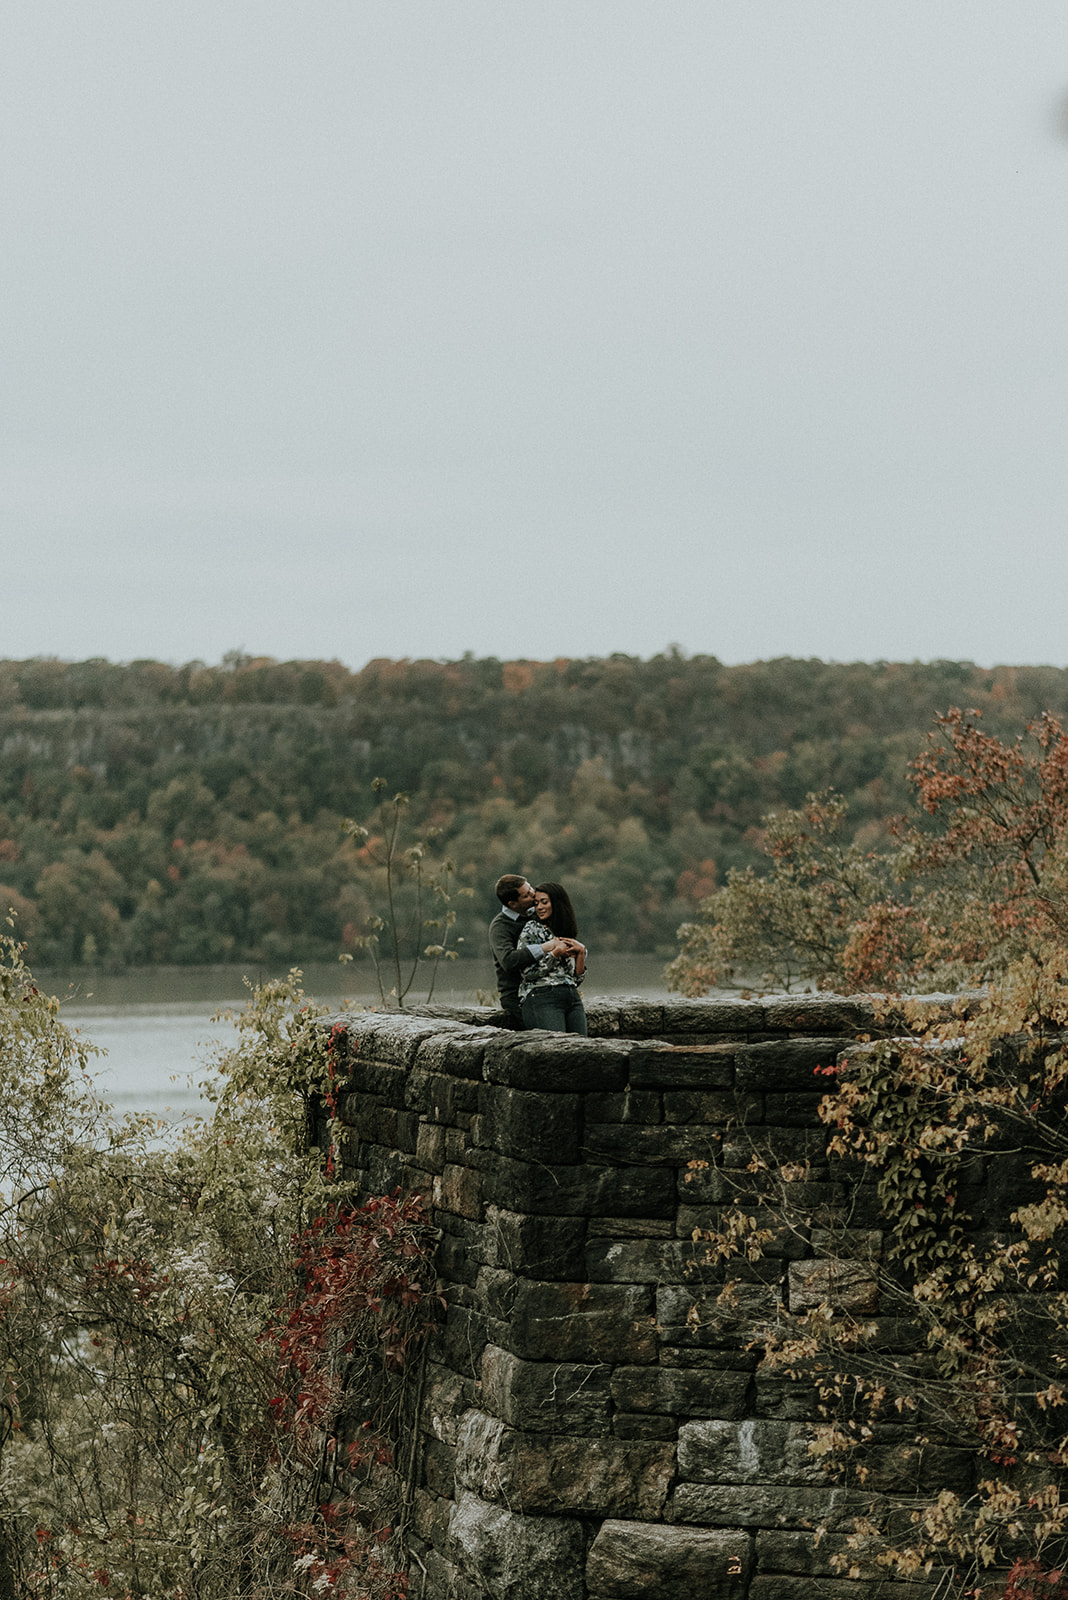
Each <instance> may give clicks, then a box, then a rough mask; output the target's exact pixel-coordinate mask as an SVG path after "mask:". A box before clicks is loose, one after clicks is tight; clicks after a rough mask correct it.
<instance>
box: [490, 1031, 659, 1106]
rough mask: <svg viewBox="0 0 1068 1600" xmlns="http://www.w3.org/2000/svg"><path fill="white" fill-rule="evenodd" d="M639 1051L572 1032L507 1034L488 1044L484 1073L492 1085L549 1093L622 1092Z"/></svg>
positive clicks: (612, 1041)
mask: <svg viewBox="0 0 1068 1600" xmlns="http://www.w3.org/2000/svg"><path fill="white" fill-rule="evenodd" d="M635 1048H636V1047H635V1046H634V1045H628V1044H622V1043H617V1042H616V1041H614V1040H611V1039H583V1038H580V1037H579V1036H578V1035H577V1034H571V1033H546V1032H544V1031H542V1030H538V1031H537V1032H533V1033H510V1034H503V1035H502V1036H501V1037H500V1038H499V1039H496V1040H494V1041H493V1042H492V1043H490V1044H488V1045H487V1046H486V1053H485V1056H484V1058H483V1062H482V1072H483V1076H484V1078H485V1080H486V1082H487V1083H500V1084H504V1085H505V1086H507V1087H509V1088H515V1089H530V1090H532V1091H535V1092H539V1093H547V1094H560V1093H562V1094H569V1093H581V1092H582V1091H585V1090H601V1091H604V1090H612V1089H622V1088H624V1087H625V1085H626V1082H627V1065H628V1062H629V1060H630V1056H631V1053H632V1051H633V1050H634V1049H635Z"/></svg>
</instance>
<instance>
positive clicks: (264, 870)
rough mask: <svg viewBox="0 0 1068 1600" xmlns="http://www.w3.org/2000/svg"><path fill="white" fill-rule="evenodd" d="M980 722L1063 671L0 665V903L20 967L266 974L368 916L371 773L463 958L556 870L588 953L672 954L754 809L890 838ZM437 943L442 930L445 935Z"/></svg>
mask: <svg viewBox="0 0 1068 1600" xmlns="http://www.w3.org/2000/svg"><path fill="white" fill-rule="evenodd" d="M950 704H954V705H963V706H966V707H969V708H971V707H975V708H977V709H979V710H981V711H982V713H983V717H984V727H987V728H988V729H989V730H990V732H991V733H993V734H998V733H1001V734H1008V733H1013V732H1015V731H1016V730H1018V729H1019V727H1020V726H1021V725H1022V724H1023V723H1024V722H1026V721H1027V720H1029V719H1030V718H1033V717H1035V716H1037V715H1038V714H1040V712H1042V711H1045V710H1047V709H1048V710H1051V711H1054V712H1061V713H1064V712H1066V711H1068V672H1065V671H1062V670H1059V669H1055V668H1046V667H999V668H996V669H994V670H993V671H986V670H984V669H982V668H979V667H976V666H974V665H972V664H971V663H967V662H954V661H937V662H932V663H911V664H902V663H888V662H877V663H854V664H847V665H835V664H828V663H825V662H822V661H798V660H791V659H783V660H776V661H767V662H758V663H755V664H753V665H748V666H740V667H727V666H724V665H723V664H722V663H721V662H719V661H717V660H716V659H715V657H712V656H695V657H690V658H688V657H686V656H684V655H683V654H681V653H679V652H677V651H671V652H668V653H665V654H663V655H660V656H656V657H654V658H653V659H651V660H648V661H642V660H639V659H637V658H635V657H631V656H623V655H614V656H610V657H607V658H604V659H588V660H557V661H552V662H535V661H499V660H496V659H494V658H487V659H475V658H474V657H465V658H464V659H463V660H460V661H451V662H436V661H383V660H379V661H372V662H371V663H369V664H368V665H367V666H366V667H363V668H362V669H361V670H359V671H350V670H349V669H348V668H347V667H345V666H343V665H341V664H340V663H339V662H336V661H289V662H278V661H274V660H271V659H268V658H264V657H249V656H245V655H241V654H236V653H235V654H231V655H229V656H227V657H226V658H224V660H223V662H222V663H221V664H220V665H217V666H208V665H205V664H203V663H202V662H191V663H188V664H186V665H184V666H181V667H174V666H169V665H167V664H165V663H162V662H158V661H134V662H131V663H129V664H126V665H117V664H114V663H111V662H108V661H103V660H92V661H82V662H62V661H56V660H42V659H35V660H30V661H4V662H0V903H2V904H3V905H4V906H5V907H6V906H13V907H14V908H15V909H16V910H17V911H18V913H19V923H18V926H19V929H20V932H21V934H22V935H23V936H24V937H26V938H27V939H28V942H29V953H30V956H31V958H32V959H33V960H34V961H35V962H36V963H37V964H38V965H39V966H43V965H50V964H52V965H54V964H78V963H102V964H107V965H111V966H117V965H124V964H144V963H149V964H154V963H171V962H176V963H201V962H219V961H228V960H241V961H254V962H259V963H268V964H276V963H289V962H295V961H306V960H311V959H322V958H327V959H329V958H332V957H333V956H335V955H337V954H338V953H339V952H340V951H343V950H346V949H354V948H356V944H357V941H358V939H359V938H360V936H361V934H363V933H364V932H366V929H367V926H368V921H369V919H370V918H371V916H372V915H373V914H374V912H375V911H376V910H377V909H378V905H377V904H376V894H377V892H378V886H377V881H376V877H375V869H374V865H373V861H372V860H371V852H367V851H365V850H364V849H361V848H360V847H359V842H358V841H357V840H353V839H352V838H351V837H349V836H347V835H346V834H345V832H344V829H343V822H344V819H346V818H354V819H355V820H356V821H357V822H359V823H360V824H362V825H363V826H364V827H367V828H368V829H369V831H370V834H371V837H372V840H373V838H374V837H375V830H376V828H378V827H380V826H381V821H382V819H381V817H380V815H379V812H378V806H379V804H380V800H381V796H379V795H377V794H376V793H375V792H374V791H373V790H372V780H373V779H374V778H375V777H376V776H379V775H381V776H383V777H385V778H386V779H387V782H388V785H389V793H390V794H392V793H394V792H396V791H397V790H404V791H407V792H408V793H410V795H411V805H410V808H409V815H410V818H411V825H412V827H413V829H415V830H416V831H417V832H418V831H419V830H428V829H437V830H439V832H438V838H437V844H436V848H438V849H439V850H442V851H444V852H445V853H447V855H448V856H450V857H451V858H452V860H453V861H454V863H455V867H456V872H455V882H456V883H457V885H459V886H467V887H470V888H472V889H474V890H475V891H476V893H475V895H474V897H473V898H471V899H470V900H463V901H458V902H457V916H458V921H457V925H456V929H455V933H456V935H457V936H458V937H460V938H462V939H463V940H464V941H465V944H466V948H468V949H473V951H474V952H475V953H478V954H482V949H483V942H484V925H485V922H486V920H487V918H488V916H489V915H490V914H491V913H492V910H493V902H492V891H491V886H492V883H493V881H494V879H495V878H496V877H497V876H498V875H499V874H500V873H501V872H504V871H509V870H522V871H525V872H527V873H529V874H530V875H531V876H532V877H533V878H538V877H542V876H551V877H554V878H559V879H562V880H563V881H564V882H566V883H567V884H568V885H569V887H571V888H572V890H573V896H574V899H575V901H576V905H577V906H578V908H579V911H580V916H581V920H582V926H583V930H584V931H585V932H588V934H589V936H590V939H591V941H592V942H594V943H595V944H596V946H597V948H598V949H600V950H608V949H620V950H624V949H630V950H640V951H646V952H661V953H663V954H664V955H665V956H667V955H670V954H673V953H674V949H675V930H676V928H677V927H678V925H679V924H680V923H681V922H684V921H686V920H688V919H691V918H692V916H693V913H694V908H695V907H696V905H697V904H698V903H699V902H700V901H701V900H702V899H704V898H705V897H706V896H707V895H708V894H709V893H710V891H711V890H712V889H713V888H714V887H715V886H716V885H717V883H720V882H722V881H723V880H724V878H725V875H726V873H727V872H728V871H729V870H730V869H731V868H738V869H743V870H744V869H745V868H746V867H750V866H752V867H754V868H756V869H757V870H758V871H761V870H764V869H765V868H766V865H767V862H766V857H765V856H764V854H763V852H762V845H763V843H764V833H763V830H762V825H761V819H762V818H763V817H764V816H765V814H766V813H768V812H772V811H775V810H777V809H781V808H784V807H787V808H789V807H796V806H799V805H801V804H802V803H803V802H804V798H805V796H806V795H807V794H809V793H810V792H812V791H814V790H820V789H824V788H833V789H835V790H836V791H837V792H838V793H839V794H841V795H842V796H843V797H844V798H845V800H846V801H847V802H848V816H849V826H850V829H851V833H852V837H854V838H856V839H857V840H858V841H859V842H860V843H861V844H862V845H863V846H864V848H865V849H869V850H871V849H874V850H879V849H880V848H882V847H883V845H884V843H885V842H886V841H887V840H888V832H887V823H888V819H889V818H890V817H891V816H892V815H893V814H895V813H896V812H898V811H901V810H903V809H905V808H906V806H907V804H908V799H909V796H908V786H907V782H906V777H905V771H906V766H907V763H908V761H909V760H910V759H911V758H913V757H914V756H915V755H916V754H917V752H918V750H919V749H920V747H921V746H922V744H923V740H924V735H925V733H926V732H927V730H928V729H929V728H930V727H931V725H932V723H933V719H934V717H935V716H936V715H937V714H938V713H939V712H941V711H943V710H945V708H946V707H947V706H948V705H950ZM460 948H461V950H463V949H464V948H465V945H461V946H460Z"/></svg>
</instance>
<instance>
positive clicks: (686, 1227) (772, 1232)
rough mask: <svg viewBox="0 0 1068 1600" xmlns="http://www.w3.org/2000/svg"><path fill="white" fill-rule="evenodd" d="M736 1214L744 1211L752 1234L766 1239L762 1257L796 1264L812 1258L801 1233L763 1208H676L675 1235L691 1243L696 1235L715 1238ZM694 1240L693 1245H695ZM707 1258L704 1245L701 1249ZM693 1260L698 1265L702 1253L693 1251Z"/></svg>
mask: <svg viewBox="0 0 1068 1600" xmlns="http://www.w3.org/2000/svg"><path fill="white" fill-rule="evenodd" d="M739 1211H744V1212H745V1213H746V1214H747V1215H748V1216H750V1217H752V1219H753V1223H754V1225H755V1228H756V1231H757V1232H758V1233H760V1234H764V1235H766V1236H767V1237H765V1238H763V1239H762V1240H761V1242H760V1248H761V1251H762V1252H763V1254H764V1255H765V1256H768V1257H772V1256H773V1257H776V1258H777V1259H780V1260H781V1259H783V1258H785V1259H787V1260H791V1259H792V1260H796V1259H797V1258H799V1257H802V1256H809V1255H811V1254H812V1247H811V1245H810V1244H809V1242H808V1240H807V1239H806V1238H805V1237H804V1230H803V1229H801V1228H798V1227H797V1226H793V1225H791V1224H790V1223H787V1222H784V1221H783V1219H782V1214H781V1212H777V1211H770V1210H768V1209H767V1208H766V1207H764V1206H753V1205H732V1206H731V1207H730V1208H729V1210H728V1211H721V1210H720V1209H719V1208H718V1207H715V1206H680V1207H679V1218H678V1231H679V1234H680V1235H681V1236H682V1237H683V1238H686V1239H691V1240H694V1239H695V1236H696V1235H704V1234H709V1233H712V1234H715V1233H718V1232H720V1230H721V1229H723V1228H724V1227H725V1226H726V1219H727V1217H728V1216H730V1215H733V1214H735V1213H737V1212H739ZM699 1242H700V1241H699V1240H695V1243H699ZM705 1254H706V1255H707V1244H706V1246H705ZM693 1259H694V1260H695V1261H700V1260H701V1259H702V1252H701V1251H700V1250H699V1249H698V1250H695V1254H694V1257H693Z"/></svg>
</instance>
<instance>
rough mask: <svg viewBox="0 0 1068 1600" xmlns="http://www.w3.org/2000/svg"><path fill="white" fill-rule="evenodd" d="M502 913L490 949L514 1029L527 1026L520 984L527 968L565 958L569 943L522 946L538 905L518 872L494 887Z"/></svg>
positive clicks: (503, 1006) (554, 941) (493, 928)
mask: <svg viewBox="0 0 1068 1600" xmlns="http://www.w3.org/2000/svg"><path fill="white" fill-rule="evenodd" d="M494 892H495V893H496V896H497V899H498V900H499V901H500V902H501V909H500V911H498V913H497V915H496V916H495V917H494V919H493V921H492V922H491V923H490V925H489V942H490V949H491V950H492V952H493V965H494V967H495V968H496V971H497V988H498V990H499V991H500V996H501V1010H502V1011H504V1012H505V1013H506V1014H507V1015H508V1017H509V1019H510V1020H511V1023H512V1027H513V1028H521V1027H522V1026H523V1013H522V1012H521V1011H520V1009H519V980H520V977H521V975H522V972H523V968H524V967H529V966H530V965H531V963H532V962H534V961H539V960H540V959H541V957H542V956H544V955H548V956H553V955H565V954H566V953H567V947H568V941H567V940H566V939H547V940H546V941H545V943H544V944H525V945H520V944H519V935H520V933H521V932H522V928H523V924H524V922H526V920H527V917H528V915H529V913H530V908H531V906H533V904H534V890H533V888H532V886H531V885H530V884H529V883H528V882H527V880H526V878H524V877H522V876H521V875H520V874H519V873H516V872H506V873H505V875H504V877H503V878H498V879H497V882H496V885H495V886H494Z"/></svg>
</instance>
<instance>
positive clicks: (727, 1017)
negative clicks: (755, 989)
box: [662, 1000, 765, 1036]
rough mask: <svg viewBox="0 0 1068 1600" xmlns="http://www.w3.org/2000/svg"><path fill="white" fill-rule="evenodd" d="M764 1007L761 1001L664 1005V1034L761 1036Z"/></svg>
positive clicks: (693, 1001)
mask: <svg viewBox="0 0 1068 1600" xmlns="http://www.w3.org/2000/svg"><path fill="white" fill-rule="evenodd" d="M764 1026H765V1023H764V1006H763V1004H762V1003H761V1001H759V1000H672V1001H669V1002H667V1003H666V1004H665V1005H664V1016H663V1024H662V1027H663V1032H664V1033H666V1034H674V1033H737V1034H741V1035H743V1036H744V1035H745V1034H747V1033H760V1032H762V1031H763V1029H764Z"/></svg>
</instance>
